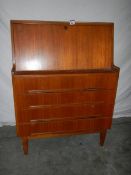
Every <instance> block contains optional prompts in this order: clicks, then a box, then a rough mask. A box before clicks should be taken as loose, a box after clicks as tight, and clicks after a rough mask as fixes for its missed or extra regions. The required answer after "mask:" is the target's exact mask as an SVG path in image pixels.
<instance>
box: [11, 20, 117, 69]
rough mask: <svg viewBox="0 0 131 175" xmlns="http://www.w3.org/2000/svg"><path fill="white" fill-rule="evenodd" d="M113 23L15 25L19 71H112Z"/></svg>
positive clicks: (16, 67)
mask: <svg viewBox="0 0 131 175" xmlns="http://www.w3.org/2000/svg"><path fill="white" fill-rule="evenodd" d="M113 29H114V25H113V23H74V24H73V25H71V24H70V23H69V22H41V21H15V20H14V21H11V31H12V49H13V64H14V66H15V70H16V71H31V70H40V71H41V70H81V69H82V70H84V69H111V68H112V65H113V35H114V34H113Z"/></svg>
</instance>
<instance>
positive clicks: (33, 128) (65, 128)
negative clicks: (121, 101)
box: [30, 118, 112, 135]
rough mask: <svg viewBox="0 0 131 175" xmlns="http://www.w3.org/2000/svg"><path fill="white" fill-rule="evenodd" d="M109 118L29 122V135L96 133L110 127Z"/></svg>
mask: <svg viewBox="0 0 131 175" xmlns="http://www.w3.org/2000/svg"><path fill="white" fill-rule="evenodd" d="M111 122H112V119H111V118H100V119H77V120H65V121H64V120H57V121H47V122H42V123H38V122H31V124H30V133H31V135H33V134H40V133H41V134H42V133H45V134H46V133H54V134H55V133H68V132H81V131H83V132H84V131H87V132H97V131H100V130H102V129H107V128H110V127H111Z"/></svg>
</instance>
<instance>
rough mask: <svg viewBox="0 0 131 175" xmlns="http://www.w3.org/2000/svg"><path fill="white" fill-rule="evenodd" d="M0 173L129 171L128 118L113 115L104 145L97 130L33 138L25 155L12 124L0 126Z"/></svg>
mask: <svg viewBox="0 0 131 175" xmlns="http://www.w3.org/2000/svg"><path fill="white" fill-rule="evenodd" d="M0 175H131V118H120V119H114V121H113V126H112V129H111V130H109V131H108V133H107V137H106V141H105V145H104V146H103V147H101V146H99V135H98V134H87V135H79V136H70V137H62V138H48V139H36V140H31V141H30V142H29V154H28V155H27V156H25V155H24V154H23V152H22V147H21V140H20V139H19V138H18V137H16V135H15V127H13V126H12V127H11V126H4V127H1V128H0Z"/></svg>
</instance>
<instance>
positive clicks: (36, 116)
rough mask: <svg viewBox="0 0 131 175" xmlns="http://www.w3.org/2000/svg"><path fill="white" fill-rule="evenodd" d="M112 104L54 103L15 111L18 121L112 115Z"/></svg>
mask: <svg viewBox="0 0 131 175" xmlns="http://www.w3.org/2000/svg"><path fill="white" fill-rule="evenodd" d="M112 114H113V105H112V104H111V105H107V104H103V103H92V104H91V103H90V104H81V105H80V104H79V105H77V104H76V105H74V104H73V105H66V106H65V105H63V106H60V105H56V106H54V107H52V106H50V107H48V108H42V107H41V108H32V109H28V110H21V109H20V110H19V111H18V112H17V119H18V121H19V123H24V122H29V121H32V120H34V121H42V120H52V119H63V118H80V117H82V118H88V117H97V118H100V117H101V116H103V115H104V116H105V117H108V116H110V117H112Z"/></svg>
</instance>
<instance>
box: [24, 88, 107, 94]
mask: <svg viewBox="0 0 131 175" xmlns="http://www.w3.org/2000/svg"><path fill="white" fill-rule="evenodd" d="M97 90H110V89H105V88H83V89H78V88H77V89H76V88H71V89H51V90H48V89H45V90H44V89H42V90H28V91H27V92H28V93H29V94H39V93H64V92H75V91H79V92H86V91H97Z"/></svg>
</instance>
